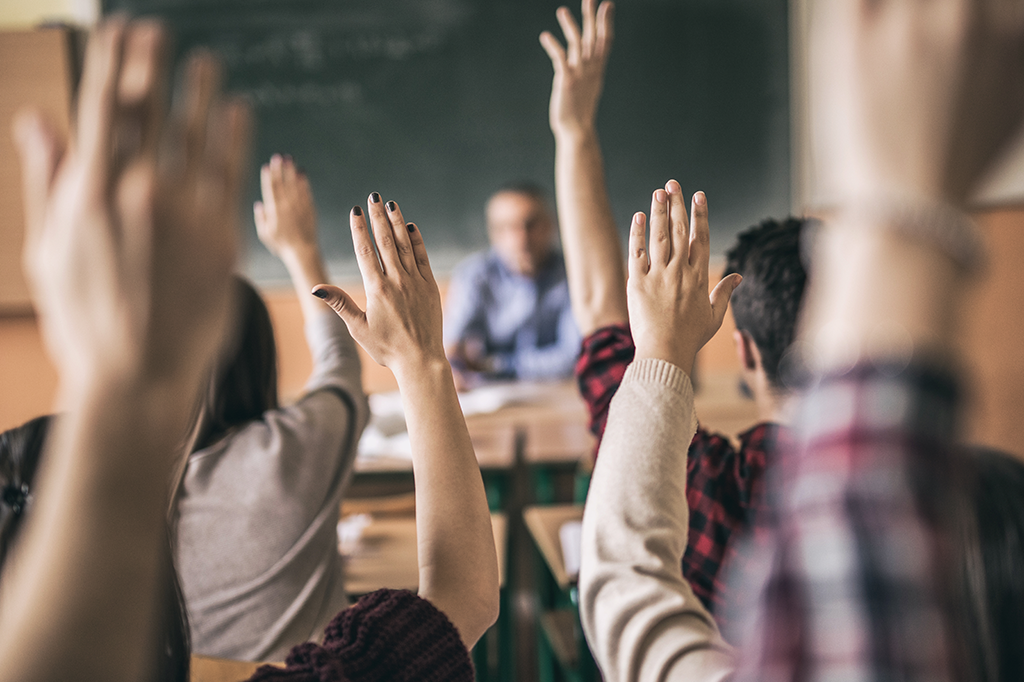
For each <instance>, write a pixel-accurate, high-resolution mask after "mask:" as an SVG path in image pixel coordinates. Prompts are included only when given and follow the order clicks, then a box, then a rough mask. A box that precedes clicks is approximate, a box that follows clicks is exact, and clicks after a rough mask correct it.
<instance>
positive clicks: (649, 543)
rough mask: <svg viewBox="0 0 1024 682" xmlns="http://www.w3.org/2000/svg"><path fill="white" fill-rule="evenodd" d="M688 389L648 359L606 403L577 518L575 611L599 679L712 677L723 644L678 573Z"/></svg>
mask: <svg viewBox="0 0 1024 682" xmlns="http://www.w3.org/2000/svg"><path fill="white" fill-rule="evenodd" d="M695 424H696V422H695V420H694V417H693V389H692V387H691V385H690V381H689V378H688V377H687V376H686V375H685V374H684V373H683V372H682V371H681V370H680V369H679V368H678V367H675V366H673V365H671V364H669V363H666V362H661V361H657V360H646V361H637V362H635V363H634V364H633V365H631V366H630V369H629V370H628V371H627V373H626V376H625V378H624V380H623V382H622V386H621V387H620V388H619V391H618V393H617V394H616V396H615V399H614V400H613V401H612V406H611V411H610V414H609V417H608V428H607V430H606V432H605V437H604V440H603V441H602V443H601V455H600V457H599V458H598V461H597V465H596V467H595V470H594V475H593V479H592V481H591V486H590V491H589V493H588V503H587V507H586V511H585V513H584V517H583V557H582V558H583V561H582V564H581V567H580V615H581V618H582V621H583V627H584V630H585V632H586V634H587V639H588V641H589V642H590V645H591V647H592V648H593V650H594V652H595V655H596V657H597V659H598V661H599V663H600V664H601V669H602V671H603V673H604V674H605V678H606V679H608V680H611V681H614V682H619V681H624V680H654V679H659V680H661V679H673V680H675V679H690V680H700V681H701V682H703V681H705V680H713V679H721V678H723V677H726V676H728V675H729V674H731V671H732V669H733V662H732V657H731V651H730V649H729V647H728V646H727V645H726V644H725V643H724V642H723V641H722V639H721V637H720V635H719V634H718V629H717V627H716V626H715V623H714V621H713V620H712V618H711V616H710V615H709V614H708V613H707V611H706V610H705V609H704V607H703V606H702V605H701V603H700V601H699V600H698V599H697V597H696V596H695V595H694V594H693V590H692V589H691V587H690V585H689V584H688V583H687V582H686V581H685V580H683V578H682V575H681V573H680V570H679V564H680V560H681V558H682V555H683V552H684V550H685V548H686V543H687V535H688V527H689V510H688V508H687V505H686V489H685V488H686V452H687V445H688V444H689V442H690V438H691V437H692V436H693V433H694V429H695Z"/></svg>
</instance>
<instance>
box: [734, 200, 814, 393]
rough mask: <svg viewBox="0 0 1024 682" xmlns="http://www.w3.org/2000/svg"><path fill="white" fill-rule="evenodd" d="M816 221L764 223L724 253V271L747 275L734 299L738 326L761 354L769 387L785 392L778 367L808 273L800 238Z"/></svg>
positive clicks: (790, 336) (740, 236)
mask: <svg viewBox="0 0 1024 682" xmlns="http://www.w3.org/2000/svg"><path fill="white" fill-rule="evenodd" d="M814 223H815V221H814V220H813V219H806V218H787V219H786V220H783V221H781V222H780V221H777V220H771V219H769V220H765V221H763V222H762V223H761V224H760V225H756V226H754V227H752V228H750V229H748V230H745V231H744V232H741V233H740V234H738V235H737V236H736V244H735V245H734V246H733V247H732V248H731V249H729V251H728V252H727V253H726V264H725V272H724V273H723V275H730V274H732V273H734V272H738V273H739V274H741V275H743V286H741V287H740V288H739V289H737V290H736V293H734V294H733V296H732V302H731V304H730V305H731V306H732V314H733V318H734V319H735V320H736V328H737V329H739V330H740V331H744V332H746V333H748V334H749V335H750V336H751V338H752V339H753V340H754V343H755V344H756V345H757V349H758V351H760V353H761V361H762V363H763V365H764V371H765V374H766V375H767V377H768V381H769V383H771V385H772V386H773V387H775V388H777V389H781V388H783V386H784V384H783V382H782V377H781V372H780V364H781V362H782V359H783V356H784V355H785V353H786V350H787V349H788V348H789V346H790V345H791V344H792V343H793V337H794V335H795V333H796V321H797V315H798V313H799V311H800V303H801V301H802V300H803V296H804V287H805V285H806V283H807V272H806V270H805V269H804V264H803V260H802V253H801V249H800V235H801V234H802V233H803V231H804V230H805V228H807V226H809V225H813V224H814Z"/></svg>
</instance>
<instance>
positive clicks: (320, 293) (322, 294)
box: [313, 289, 327, 298]
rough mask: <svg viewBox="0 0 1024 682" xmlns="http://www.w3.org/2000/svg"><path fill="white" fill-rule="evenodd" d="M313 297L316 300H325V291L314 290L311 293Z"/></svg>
mask: <svg viewBox="0 0 1024 682" xmlns="http://www.w3.org/2000/svg"><path fill="white" fill-rule="evenodd" d="M313 295H314V296H316V297H317V298H327V290H326V289H315V290H314V291H313Z"/></svg>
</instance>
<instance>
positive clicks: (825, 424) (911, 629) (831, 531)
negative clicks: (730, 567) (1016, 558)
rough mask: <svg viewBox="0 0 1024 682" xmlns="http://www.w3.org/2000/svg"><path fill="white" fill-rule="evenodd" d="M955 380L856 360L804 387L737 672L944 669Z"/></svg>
mask: <svg viewBox="0 0 1024 682" xmlns="http://www.w3.org/2000/svg"><path fill="white" fill-rule="evenodd" d="M958 396H959V392H958V390H957V387H956V384H955V382H954V381H953V380H952V379H951V378H950V376H949V375H948V374H945V373H943V372H938V371H934V370H929V369H928V368H927V367H911V368H909V369H904V368H899V367H876V366H874V365H871V364H867V365H862V366H858V367H856V368H854V369H853V370H851V371H850V372H847V373H846V374H843V375H841V376H834V377H827V378H825V379H823V380H821V381H819V382H818V383H817V384H816V385H815V386H814V387H813V388H811V389H810V391H809V392H808V393H807V394H806V395H805V396H804V397H803V399H802V402H801V411H800V414H799V418H798V422H797V424H796V425H795V426H796V428H795V431H796V433H795V437H796V443H795V444H796V447H795V448H793V449H792V450H788V449H787V450H786V451H781V452H780V460H779V465H778V466H776V467H775V469H773V471H772V472H770V474H769V496H770V500H771V504H772V510H773V511H772V516H773V517H774V519H773V523H772V527H770V528H768V529H767V530H766V531H765V532H764V533H762V534H760V537H759V539H758V541H757V542H756V543H755V544H756V545H757V547H756V552H755V553H758V552H759V554H758V556H759V558H758V559H757V560H752V561H751V562H749V564H748V565H749V566H754V565H759V566H761V567H763V571H762V574H761V575H762V576H763V580H760V581H755V583H754V584H753V585H748V586H747V587H748V589H752V590H753V592H754V594H755V599H756V601H755V602H754V604H755V608H753V609H751V610H750V612H749V614H750V615H748V616H747V620H748V622H747V623H745V624H744V630H743V632H744V633H745V635H746V636H744V637H742V640H741V641H742V645H741V647H740V653H741V666H740V674H739V675H738V679H740V680H755V679H756V680H772V681H774V680H778V681H780V682H782V681H785V682H791V681H793V680H878V681H882V680H893V681H897V680H898V681H901V682H948V681H950V680H953V679H957V678H958V677H959V676H958V675H957V674H956V673H955V672H954V669H955V667H956V668H959V665H960V664H961V663H963V662H962V661H954V657H953V655H952V652H953V651H954V649H953V647H952V646H951V642H952V641H953V640H952V639H951V636H952V635H953V634H954V628H955V626H956V619H955V617H954V615H953V613H952V611H951V606H950V599H949V597H950V595H951V592H950V590H951V589H952V587H951V585H952V584H953V583H952V582H951V581H952V575H951V574H950V572H951V571H952V570H953V569H952V568H951V566H953V565H954V564H955V561H953V560H952V557H951V556H950V553H949V552H950V548H951V546H952V543H951V535H950V534H949V533H948V532H947V531H946V530H944V529H945V528H948V526H946V525H945V524H946V523H947V520H948V515H949V514H951V513H955V512H954V511H952V510H953V509H955V504H952V502H953V501H955V500H956V499H957V496H956V486H957V481H958V480H961V478H962V476H963V475H964V473H965V472H966V469H965V467H966V466H967V463H966V462H965V460H964V459H963V457H962V455H960V453H959V451H958V450H955V435H956V434H955V427H956V424H957V419H956V416H957V414H958V411H957V408H958V402H959V398H958Z"/></svg>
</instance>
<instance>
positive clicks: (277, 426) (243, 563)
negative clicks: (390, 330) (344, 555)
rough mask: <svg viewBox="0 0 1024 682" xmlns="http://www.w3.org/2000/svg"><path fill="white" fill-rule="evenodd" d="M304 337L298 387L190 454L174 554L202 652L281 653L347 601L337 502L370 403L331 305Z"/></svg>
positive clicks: (252, 656)
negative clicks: (292, 400) (307, 363)
mask: <svg viewBox="0 0 1024 682" xmlns="http://www.w3.org/2000/svg"><path fill="white" fill-rule="evenodd" d="M306 340H307V342H308V343H309V348H310V351H311V352H312V355H313V373H312V375H311V377H310V379H309V382H308V383H307V385H306V393H305V396H304V397H303V398H302V399H301V400H300V401H299V402H298V403H296V404H295V405H292V406H290V407H285V408H281V409H278V410H271V411H269V412H266V413H265V414H264V415H263V418H262V419H260V420H258V421H254V422H250V423H249V424H246V425H245V426H244V427H242V428H240V429H238V430H237V431H235V432H233V433H231V434H229V435H228V436H227V437H225V438H223V439H221V440H220V441H219V442H217V443H214V444H213V445H211V446H209V447H207V448H205V449H203V450H200V451H198V452H195V453H193V454H192V456H191V457H190V458H189V462H188V468H187V469H186V473H185V478H184V482H183V484H182V492H181V495H180V497H179V500H178V514H179V521H178V534H177V537H178V544H177V560H178V568H179V571H180V574H181V583H182V589H183V591H184V593H185V601H186V605H187V607H188V613H189V618H190V620H191V630H192V648H193V650H194V652H195V653H197V654H203V655H207V656H217V657H223V658H233V659H239V660H248V661H268V660H269V661H282V660H284V658H285V656H286V655H287V653H288V651H289V649H290V648H291V647H292V646H293V645H295V644H299V643H301V642H305V641H307V640H310V639H317V638H319V637H320V635H321V634H322V630H323V628H324V626H326V625H327V623H328V622H329V621H330V620H331V618H332V617H333V616H334V615H335V614H336V613H337V612H338V611H339V610H341V609H342V608H344V607H345V606H347V604H348V600H347V597H346V595H345V585H344V581H343V579H342V578H343V576H342V563H341V557H340V555H339V554H338V539H337V524H338V515H339V505H340V502H341V496H342V492H343V491H344V489H345V486H346V484H347V483H348V480H349V478H350V476H351V472H352V465H353V462H354V460H355V453H356V445H357V443H358V441H359V435H360V434H361V433H362V430H363V427H364V426H365V424H366V421H367V418H368V416H369V407H368V405H367V402H366V397H365V396H364V395H363V391H362V383H361V381H360V363H359V356H358V355H357V353H356V347H355V343H354V342H353V341H352V338H351V337H350V336H349V334H348V330H347V329H346V328H345V324H344V323H343V322H342V321H341V320H340V319H339V318H338V317H337V315H335V314H334V313H333V312H331V311H325V312H324V313H323V314H321V315H317V316H316V317H315V318H313V319H311V320H309V321H308V323H307V325H306Z"/></svg>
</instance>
